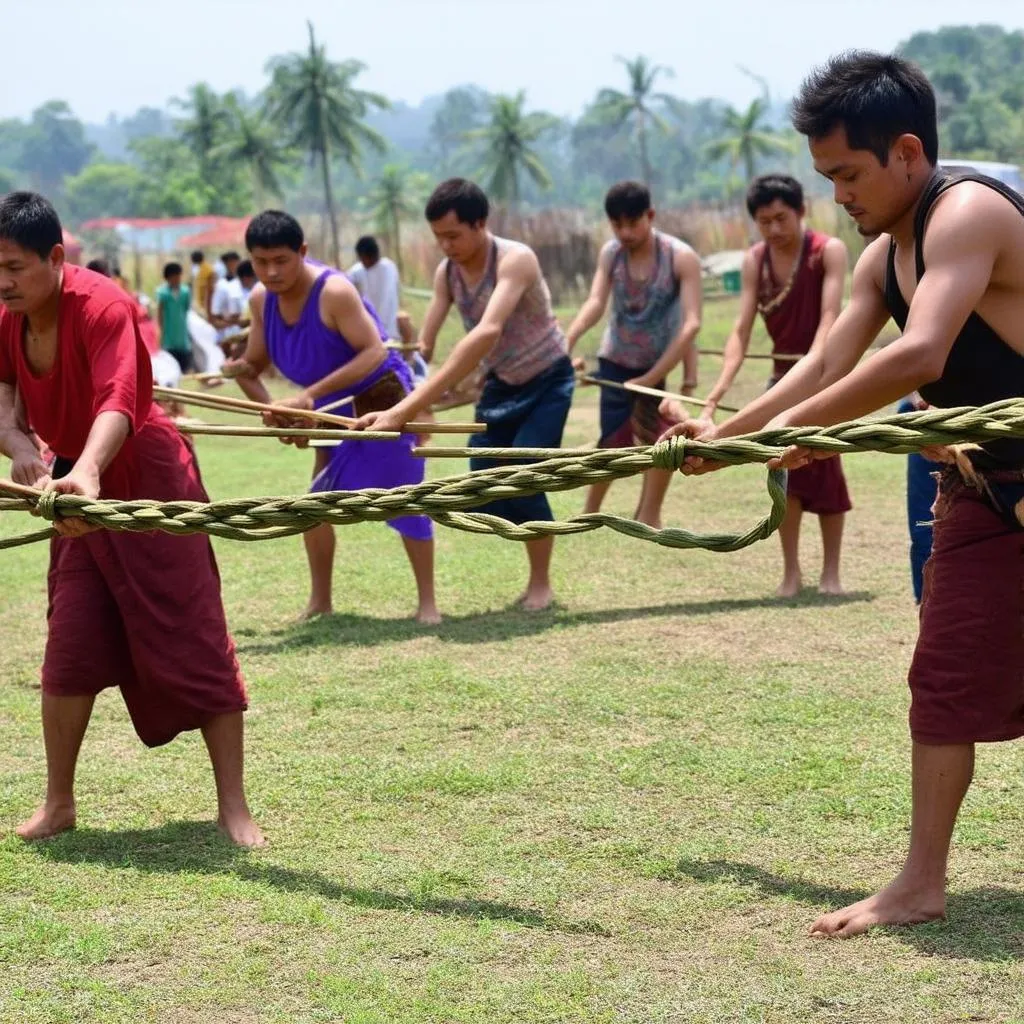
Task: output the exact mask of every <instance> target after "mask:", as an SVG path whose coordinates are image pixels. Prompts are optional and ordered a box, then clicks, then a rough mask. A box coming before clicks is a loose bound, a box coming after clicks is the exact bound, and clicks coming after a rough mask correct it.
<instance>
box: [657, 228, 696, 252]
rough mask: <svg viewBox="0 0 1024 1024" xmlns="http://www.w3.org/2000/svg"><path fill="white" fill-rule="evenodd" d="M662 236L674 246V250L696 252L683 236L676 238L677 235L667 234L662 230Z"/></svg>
mask: <svg viewBox="0 0 1024 1024" xmlns="http://www.w3.org/2000/svg"><path fill="white" fill-rule="evenodd" d="M661 237H662V238H664V239H665V240H666V241H667V242H668V244H669V245H671V246H672V251H673V252H693V253H695V252H696V250H695V249H694V248H693V246H692V245H690V243H689V242H684V241H683V240H682V239H681V238H676V236H675V235H666V234H665V233H664V232H661Z"/></svg>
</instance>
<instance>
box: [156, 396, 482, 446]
mask: <svg viewBox="0 0 1024 1024" xmlns="http://www.w3.org/2000/svg"><path fill="white" fill-rule="evenodd" d="M153 397H154V398H159V399H163V400H165V401H173V402H181V403H182V404H184V405H200V406H203V407H204V408H207V409H219V410H221V411H223V412H237V413H241V414H243V415H261V414H262V413H273V414H275V415H280V416H291V417H294V418H296V419H308V420H311V421H313V422H314V423H332V424H335V425H337V426H339V427H348V428H351V427H353V426H354V425H355V422H356V421H355V420H354V419H352V417H351V416H334V415H332V414H331V413H325V412H322V411H320V410H314V409H293V408H292V407H291V406H287V405H273V404H267V403H264V402H252V401H250V400H249V399H246V398H231V397H230V396H228V395H214V394H209V393H201V392H197V391H186V390H184V389H182V388H162V387H154V388H153ZM486 429H487V426H486V424H484V423H407V424H406V425H405V426H404V427H403V428H402V430H401V433H403V434H478V433H480V431H482V430H486ZM360 433H363V432H362V431H355V432H354V434H355V435H356V436H358V435H359V434H360ZM396 436H397V435H396Z"/></svg>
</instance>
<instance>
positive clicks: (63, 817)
mask: <svg viewBox="0 0 1024 1024" xmlns="http://www.w3.org/2000/svg"><path fill="white" fill-rule="evenodd" d="M74 827H75V805H74V804H43V806H42V807H40V808H39V809H38V810H37V811H36V813H35V814H33V815H32V817H31V818H29V819H28V821H25V822H22V824H20V825H19V826H18V827H17V828H16V829H15V833H16V834H17V835H18V836H20V837H21V838H22V839H24V840H25V841H26V842H33V841H35V840H37V839H49V838H50V837H51V836H56V835H60V833H61V832H66V831H67V830H68V829H70V828H74Z"/></svg>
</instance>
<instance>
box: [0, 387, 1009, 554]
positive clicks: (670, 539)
mask: <svg viewBox="0 0 1024 1024" xmlns="http://www.w3.org/2000/svg"><path fill="white" fill-rule="evenodd" d="M1006 438H1024V399H1019V398H1014V399H1007V400H1005V401H1002V402H995V403H993V404H991V405H987V406H982V407H979V408H960V409H934V408H932V409H927V410H924V411H922V412H914V413H902V414H897V415H892V416H887V417H882V418H878V419H871V420H855V421H852V422H850V423H840V424H836V425H834V426H831V427H824V428H822V427H810V426H805V427H784V428H778V429H770V430H762V431H759V432H757V433H753V434H747V435H743V436H740V437H732V438H725V439H722V440H716V441H699V440H689V439H685V438H681V437H672V438H668V439H667V440H665V441H660V442H659V443H658V444H656V445H653V446H651V447H647V448H618V449H599V450H596V451H595V450H580V449H529V448H510V449H482V448H475V449H473V452H474V454H483V455H488V456H490V457H492V458H499V459H502V458H508V459H517V460H521V459H524V458H526V459H531V458H535V459H541V460H543V461H540V462H535V463H530V464H528V465H516V466H502V467H498V468H495V469H486V470H482V471H478V472H473V473H464V474H461V475H459V476H452V477H443V478H440V479H436V480H428V481H424V482H423V483H421V484H412V485H408V486H405V487H397V488H394V489H392V490H381V489H367V490H361V491H330V492H323V493H316V494H302V495H298V496H292V497H259V498H235V499H230V500H227V501H219V502H211V503H208V504H204V503H201V502H190V501H171V502H157V501H144V500H138V501H111V500H102V499H101V500H96V501H94V500H91V499H88V498H83V497H81V496H78V495H72V494H56V493H54V492H40V491H36V490H33V489H32V488H27V487H22V486H20V485H15V484H10V483H7V482H4V483H0V490H3V491H6V492H7V493H10V494H12V495H15V496H14V497H11V498H4V499H0V512H2V511H6V512H32V513H34V514H36V515H39V516H42V517H43V518H46V519H50V520H55V519H58V518H71V517H78V518H81V519H84V520H85V521H86V522H87V523H89V524H90V525H93V526H97V527H102V528H104V529H108V530H127V531H134V532H141V531H146V530H163V531H165V532H167V533H175V534H189V533H206V534H210V535H212V536H216V537H223V538H227V539H230V540H248V541H253V540H273V539H275V538H278V537H286V536H291V535H293V534H297V533H303V532H305V531H306V530H309V529H312V528H313V527H314V526H317V525H318V524H320V523H333V524H335V525H339V526H344V525H349V524H352V523H359V522H365V521H381V520H387V519H393V518H395V517H396V516H402V515H426V516H429V517H430V518H431V519H433V520H434V521H435V522H437V523H440V524H441V525H442V526H448V527H451V528H453V529H458V530H465V531H467V532H470V533H483V534H493V535H495V536H498V537H502V538H504V539H505V540H517V541H527V540H534V539H536V538H538V537H544V536H566V535H571V534H576V533H586V532H589V531H591V530H596V529H599V528H600V527H602V526H606V527H609V528H610V529H613V530H616V531H617V532H619V533H623V534H626V535H627V536H629V537H635V538H637V539H641V540H648V541H652V542H654V543H656V544H661V545H663V546H666V547H673V548H702V549H705V550H709V551H736V550H738V549H740V548H743V547H746V546H747V545H749V544H753V543H754V542H755V541H758V540H764V539H765V538H766V537H769V536H770V535H771V534H772V533H773V532H774V531H775V530H776V529H777V528H778V526H779V524H780V523H781V521H782V518H783V516H784V514H785V510H786V489H785V478H784V474H783V473H781V472H779V471H776V470H773V471H771V472H770V473H769V475H768V481H767V487H768V494H769V497H770V499H771V503H772V504H771V510H770V512H769V514H768V515H767V516H765V518H764V519H762V520H761V522H759V523H758V524H756V525H755V526H754V527H753V528H752V529H750V530H748V531H746V532H745V533H742V534H696V533H693V532H691V531H689V530H685V529H680V528H673V527H669V528H665V529H660V530H658V529H654V528H652V527H649V526H645V525H644V524H642V523H637V522H635V521H634V520H631V519H625V518H623V517H621V516H614V515H610V514H607V513H603V512H601V513H591V514H582V515H577V516H572V517H570V518H569V519H566V520H562V521H557V522H534V523H523V524H521V525H514V524H512V523H509V522H507V521H506V520H504V519H500V518H498V517H497V516H492V515H487V514H485V513H480V512H472V511H466V510H469V509H472V508H474V507H476V506H479V505H482V504H486V503H487V502H490V501H494V500H496V499H498V498H514V497H521V496H524V495H528V494H535V493H538V492H541V491H545V492H550V491H565V490H571V489H573V488H576V487H582V486H584V485H587V484H591V483H595V482H597V481H601V480H614V479H618V478H620V477H626V476H633V475H635V474H637V473H642V472H644V471H645V470H648V469H652V468H657V469H678V468H680V467H681V466H682V465H683V462H684V460H685V459H686V458H687V457H689V456H697V457H700V458H703V459H706V460H711V461H715V462H720V463H725V464H728V465H741V464H744V463H762V464H763V463H767V462H770V461H771V460H773V459H776V458H778V457H780V456H781V455H782V454H783V452H784V451H785V450H786V449H787V448H789V447H791V446H794V445H795V446H800V447H804V448H809V449H814V450H818V451H827V452H831V453H833V454H835V455H845V454H849V453H853V452H864V451H874V452H889V453H892V454H897V455H906V454H908V453H910V452H917V451H921V450H923V449H925V448H931V447H935V446H947V445H957V444H964V443H981V442H985V441H993V440H1000V439H1006ZM467 451H468V449H431V450H429V452H428V454H431V455H436V454H445V455H450V456H455V457H457V456H461V455H464V454H465V453H466V452H467ZM421 453H427V452H425V450H421ZM52 533H53V531H52V530H42V531H37V532H36V533H32V534H28V535H25V536H20V537H13V538H7V539H2V540H0V549H2V548H10V547H16V546H18V545H21V544H28V543H32V542H34V541H40V540H44V539H46V538H47V537H49V536H51V535H52Z"/></svg>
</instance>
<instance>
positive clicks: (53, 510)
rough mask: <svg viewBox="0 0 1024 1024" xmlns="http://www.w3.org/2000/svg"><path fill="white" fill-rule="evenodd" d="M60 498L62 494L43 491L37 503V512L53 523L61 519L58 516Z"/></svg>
mask: <svg viewBox="0 0 1024 1024" xmlns="http://www.w3.org/2000/svg"><path fill="white" fill-rule="evenodd" d="M59 497H60V494H59V493H58V492H57V491H43V493H42V494H40V495H39V498H38V499H37V501H36V512H37V513H38V514H39V515H41V516H42V517H43V519H47V520H49V521H50V522H51V523H52V522H53V521H54V520H56V519H57V518H59V517H58V515H57V498H59Z"/></svg>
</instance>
